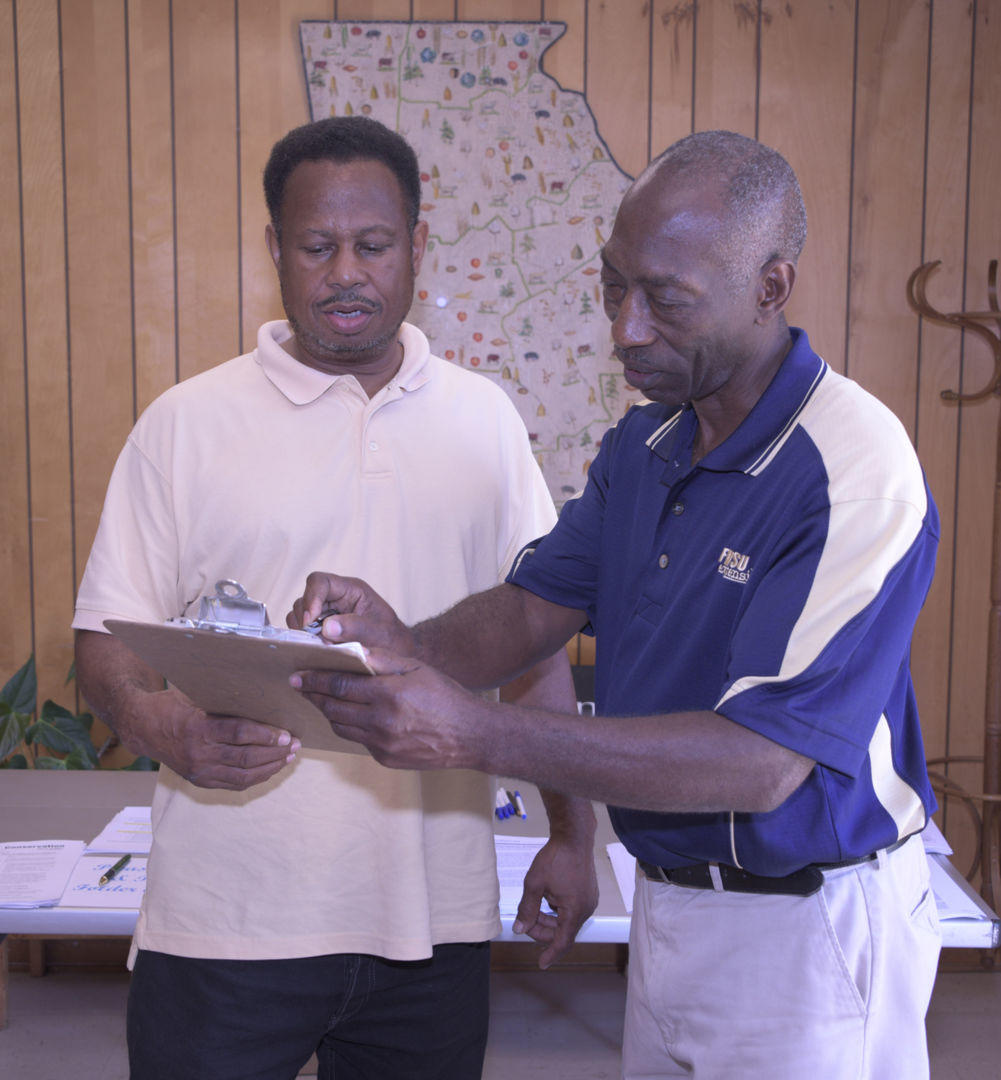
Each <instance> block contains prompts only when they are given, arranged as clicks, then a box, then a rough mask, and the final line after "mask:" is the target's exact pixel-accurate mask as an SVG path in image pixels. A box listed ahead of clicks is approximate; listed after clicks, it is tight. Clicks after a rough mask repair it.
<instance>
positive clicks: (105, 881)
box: [98, 855, 132, 885]
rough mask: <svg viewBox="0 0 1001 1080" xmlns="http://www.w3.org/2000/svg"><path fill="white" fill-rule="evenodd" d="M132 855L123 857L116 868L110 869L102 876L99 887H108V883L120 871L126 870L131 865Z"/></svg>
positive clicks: (116, 864)
mask: <svg viewBox="0 0 1001 1080" xmlns="http://www.w3.org/2000/svg"><path fill="white" fill-rule="evenodd" d="M131 858H132V856H131V855H123V856H122V857H121V858H120V859H119V860H118V862H116V863H115V865H114V866H110V867H108V869H107V870H105V871H104V873H103V874H102V875H101V877H100V879H99V881H98V885H107V884H108V882H109V881H110V880H111V879H112V878H113V877H114V876H115V874H117V873H118V871H119V870H124V869H125V867H126V866H128V865H129V860H130V859H131Z"/></svg>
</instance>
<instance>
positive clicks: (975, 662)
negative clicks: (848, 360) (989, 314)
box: [950, 0, 1001, 790]
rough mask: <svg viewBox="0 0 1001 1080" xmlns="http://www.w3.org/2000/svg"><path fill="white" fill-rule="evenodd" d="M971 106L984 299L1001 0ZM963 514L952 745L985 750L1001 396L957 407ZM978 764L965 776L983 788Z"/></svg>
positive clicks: (970, 351) (997, 237)
mask: <svg viewBox="0 0 1001 1080" xmlns="http://www.w3.org/2000/svg"><path fill="white" fill-rule="evenodd" d="M975 34H976V37H975V39H974V58H973V62H974V68H973V108H972V116H971V132H970V190H969V232H968V234H967V265H966V275H967V276H966V294H965V296H964V306H965V307H966V308H968V309H972V310H979V311H983V310H985V309H986V307H987V303H986V301H987V288H986V280H987V277H986V275H987V265H988V262H989V261H990V259H992V258H1001V221H999V214H998V177H999V176H1001V151H999V146H998V129H997V123H998V102H999V101H1001V69H999V66H998V57H999V56H1001V5H999V4H998V3H997V2H996V0H980V2H978V4H977V5H976V26H975ZM991 367H992V365H991V358H990V354H989V352H988V350H987V348H986V347H985V346H984V345H982V344H980V343H979V342H978V341H976V340H975V339H974V336H973V335H972V334H968V335H966V342H965V344H964V350H963V370H962V390H963V391H964V392H967V393H969V392H975V391H977V390H980V389H982V388H983V386H984V385H985V383H986V382H987V380H988V379H989V378H990V375H991ZM959 422H960V440H961V441H960V454H959V489H958V493H957V494H958V499H957V508H958V514H959V516H958V520H957V526H956V618H955V641H954V647H953V655H954V657H955V663H954V670H953V679H952V706H951V709H950V715H951V717H952V726H951V730H950V752H951V753H954V754H980V753H982V752H983V725H984V704H985V693H986V672H987V613H988V609H989V608H988V596H989V582H990V577H989V575H990V537H991V532H992V510H993V485H994V460H995V455H994V451H995V447H996V437H997V423H998V399H997V398H996V397H994V398H991V399H989V400H987V401H983V402H979V403H975V404H970V405H963V406H962V407H961V410H960V421H959ZM979 773H980V771H979V770H975V771H974V775H969V776H967V775H962V774H961V775H960V776H959V779H960V782H961V783H963V784H968V785H969V786H970V787H972V788H974V789H976V790H980V775H979Z"/></svg>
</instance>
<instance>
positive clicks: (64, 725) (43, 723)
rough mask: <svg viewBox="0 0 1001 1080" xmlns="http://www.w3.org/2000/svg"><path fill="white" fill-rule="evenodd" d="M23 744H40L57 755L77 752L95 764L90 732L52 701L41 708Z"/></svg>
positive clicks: (95, 759)
mask: <svg viewBox="0 0 1001 1080" xmlns="http://www.w3.org/2000/svg"><path fill="white" fill-rule="evenodd" d="M25 742H27V743H28V744H29V745H30V744H31V743H40V744H41V745H42V746H45V747H47V748H48V749H49V750H54V751H55V752H56V753H57V754H69V753H70V752H71V751H73V750H79V751H81V753H83V754H86V755H87V756H88V758H92V760H93V762H94V764H95V766H96V764H97V751H96V750H95V749H94V744H93V743H92V742H91V741H90V732H89V731H88V730H87V726H86V725H85V724H84V723H82V722H81V720H80V718H79V717H78V716H76V715H75V714H74V713H71V712H70V711H69V709H64V708H63V706H62V705H57V704H56V703H55V702H54V701H46V702H45V704H44V705H43V706H42V711H41V713H40V714H39V717H38V721H37V722H36V723H34V724H32V725H31V727H29V728H28V730H27V732H26V733H25Z"/></svg>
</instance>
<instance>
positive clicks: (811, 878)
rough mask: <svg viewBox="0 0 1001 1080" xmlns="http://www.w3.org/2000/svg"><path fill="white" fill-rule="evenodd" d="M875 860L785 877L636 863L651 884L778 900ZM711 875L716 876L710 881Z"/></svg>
mask: <svg viewBox="0 0 1001 1080" xmlns="http://www.w3.org/2000/svg"><path fill="white" fill-rule="evenodd" d="M909 839H910V837H909V836H905V837H904V838H903V840H898V841H897V842H896V843H895V844H891V845H890V846H889V847H886V848H883V851H885V852H890V851H896V850H897V848H898V847H900V846H901V845H902V844H905V843H906V842H907V841H908V840H909ZM878 857H879V852H875V851H874V852H873V853H872V854H871V855H860V856H859V857H858V858H857V859H845V860H844V861H843V862H833V863H811V865H809V866H804V867H803V869H802V870H797V871H795V872H794V873H792V874H786V875H785V877H768V876H766V875H763V874H751V873H749V872H748V871H747V870H740V869H738V868H737V867H736V866H727V865H726V864H725V863H696V864H695V865H694V866H654V865H653V864H651V863H648V862H643V860H642V859H640V860H637V861H638V862H639V867H640V870H642V871H643V873H644V874H646V876H647V877H648V878H649V879H650V880H651V881H660V882H670V883H671V884H672V885H682V886H684V887H685V888H688V889H715V890H717V891H720V892H743V893H776V894H779V895H782V896H812V895H813V894H814V893H815V892H817V890H818V889H819V888H820V886H821V885H823V884H824V871H825V870H841V869H842V868H843V867H846V866H857V865H858V864H859V863H867V862H872V861H873V860H874V859H877V858H878ZM714 872H715V874H716V875H718V878H717V881H714V880H713V876H714Z"/></svg>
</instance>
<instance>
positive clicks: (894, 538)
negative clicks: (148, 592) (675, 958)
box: [508, 329, 938, 875]
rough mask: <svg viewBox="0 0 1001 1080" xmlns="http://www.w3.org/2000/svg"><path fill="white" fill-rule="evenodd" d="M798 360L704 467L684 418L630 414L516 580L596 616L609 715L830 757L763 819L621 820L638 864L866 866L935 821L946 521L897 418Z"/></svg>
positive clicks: (599, 691)
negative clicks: (678, 715) (928, 649)
mask: <svg viewBox="0 0 1001 1080" xmlns="http://www.w3.org/2000/svg"><path fill="white" fill-rule="evenodd" d="M791 333H792V335H793V346H792V348H791V349H790V351H789V354H788V355H787V357H786V359H785V361H784V362H783V364H782V366H781V368H780V369H779V371H778V373H777V374H776V376H775V378H774V379H773V380H772V383H771V385H770V386H769V387H768V389H767V390H766V391H765V393H764V395H763V396H762V397H761V399H760V400H759V401H758V403H757V404H756V405H755V407H754V408H753V410H752V411H751V412H750V414H749V415H748V416H747V417H746V418H745V419H744V421H743V423H742V424H741V425H740V427H739V428H738V429H737V430H736V431H735V432H734V433H733V434H732V435H731V436H730V437H729V438H728V439H727V440H726V441H725V442H724V443H722V444H721V445H720V446H718V447H717V448H716V449H715V450H713V451H712V452H711V453H709V454H707V455H706V456H705V457H704V458H703V459H702V460H701V461H699V462H698V464H696V465H695V466H693V465H692V464H691V460H692V447H693V443H694V439H695V435H696V430H697V419H696V416H695V413H694V411H693V410H692V409H691V407H690V406H685V407H683V408H681V409H673V408H671V407H668V406H664V405H660V404H656V403H655V404H648V405H642V406H637V407H635V408H632V409H630V410H629V412H628V413H627V414H626V416H625V417H624V418H623V419H622V420H621V421H620V422H619V423H618V424H617V425H616V426H615V427H614V428H613V429H611V430H610V431H608V432H607V433H606V434H605V436H604V437H603V439H602V442H601V448H600V450H599V452H598V454H597V456H596V458H595V460H594V462H593V464H592V465H591V468H590V472H589V475H588V482H587V485H586V487H585V489H584V490H583V492H581V494H580V495H579V496H577V497H575V498H574V499H572V500H571V501H570V502H568V503H567V504H566V506H565V507H564V509H563V512H562V514H561V515H560V520H559V522H558V523H557V525H556V526H555V528H554V529H553V531H552V532H551V533H550V534H549V535H548V536H546V537H544V538H542V539H541V540H539V541H537V542H536V543H535V544H534V545H529V547H528V548H526V549H525V550H524V551H523V552H522V553H521V555H520V556H519V557H518V560H517V561H516V563H515V566H514V568H513V569H512V571H511V573H510V575H509V577H508V580H509V581H511V582H513V583H514V584H516V585H519V586H521V587H523V588H525V589H529V590H530V591H532V592H534V593H537V594H538V595H539V596H541V597H543V598H545V599H546V600H549V601H551V602H553V603H556V604H561V605H564V606H566V607H571V608H576V609H580V610H583V611H585V612H586V613H587V616H588V619H589V620H590V625H589V629H590V630H591V631H593V633H594V634H595V636H596V664H595V700H596V705H597V709H598V712H599V714H600V715H603V716H628V715H634V716H640V715H649V714H657V713H669V712H675V711H682V710H703V709H707V710H715V711H716V712H718V713H720V714H722V715H723V716H726V717H728V718H729V719H730V720H732V721H734V722H735V723H738V724H742V725H744V726H745V727H748V728H751V729H752V730H754V731H756V732H759V733H760V734H762V735H765V736H767V737H768V738H770V739H772V740H774V741H775V742H778V743H781V744H782V745H784V746H787V747H789V748H790V749H792V750H795V751H798V752H799V753H801V754H804V755H806V756H807V757H809V758H812V759H814V760H815V761H816V762H817V764H816V767H815V768H814V769H813V771H812V773H811V774H810V776H809V777H808V778H807V780H806V781H805V782H804V783H803V785H802V786H801V787H800V788H799V789H797V791H796V792H794V793H793V795H792V796H791V797H790V798H789V799H787V800H786V801H785V803H783V805H782V806H780V807H778V808H777V809H776V810H774V811H772V812H771V813H767V814H747V813H717V814H661V813H654V812H649V811H639V810H632V809H624V808H620V807H609V812H610V815H611V818H612V823H613V824H614V826H615V829H616V832H617V833H618V835H619V837H620V838H621V840H622V841H623V843H624V844H625V846H626V847H627V848H628V849H629V850H630V851H631V852H632V853H633V854H634V855H636V856H637V857H639V858H641V859H645V860H646V861H648V862H652V863H656V864H659V865H662V866H682V865H686V864H689V863H693V862H707V861H714V862H722V863H727V864H729V865H737V866H742V867H744V868H745V869H746V870H749V871H751V872H752V873H758V874H769V875H782V874H787V873H790V872H792V871H794V870H796V869H798V868H799V867H801V866H804V865H806V864H808V863H812V862H836V861H840V860H843V859H848V858H854V857H856V856H860V855H865V854H868V853H870V852H872V851H874V850H876V849H877V848H880V847H884V846H886V845H888V844H890V843H893V842H894V841H896V840H897V839H899V838H901V837H904V836H908V835H910V834H911V833H913V832H916V831H918V830H920V829H921V828H923V826H924V824H925V821H926V815H927V814H928V813H930V812H931V811H932V810H933V809H934V807H935V801H934V795H933V794H932V791H931V787H930V785H929V783H928V777H927V772H926V769H925V763H924V750H923V746H922V741H921V732H920V727H919V723H918V714H917V709H916V707H915V701H914V691H913V687H912V683H911V677H910V670H909V653H910V639H911V634H912V631H913V628H914V621H915V619H916V617H917V614H918V611H919V610H920V608H921V605H922V603H923V602H924V598H925V595H926V593H927V590H928V586H929V584H930V582H931V578H932V572H933V569H934V561H935V551H936V548H937V544H938V517H937V514H936V511H935V505H934V503H933V501H932V498H931V495H930V493H929V492H928V489H927V486H926V484H925V480H924V475H923V473H922V470H921V467H920V465H919V464H918V461H917V457H916V455H915V453H914V450H913V447H912V446H911V443H910V440H909V439H908V436H907V433H906V431H905V430H904V429H903V427H902V425H901V424H900V422H899V421H898V420H897V418H896V417H895V416H894V415H893V414H892V413H891V412H890V411H889V410H888V409H887V408H886V407H885V406H883V405H882V404H881V403H880V402H879V401H877V400H876V399H875V398H874V397H872V396H871V395H870V394H868V393H866V392H865V391H864V390H863V389H862V388H861V387H859V386H858V385H857V384H856V383H853V382H851V381H850V380H848V379H845V378H844V377H842V376H840V375H838V374H837V373H836V372H834V371H832V370H831V369H830V368H829V367H828V366H827V365H826V364H825V363H824V361H823V360H821V359H820V357H818V356H817V355H816V354H815V353H814V352H813V350H812V349H811V348H810V344H809V341H808V340H807V336H806V334H805V333H803V332H802V331H800V330H795V329H794V330H792V331H791Z"/></svg>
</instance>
